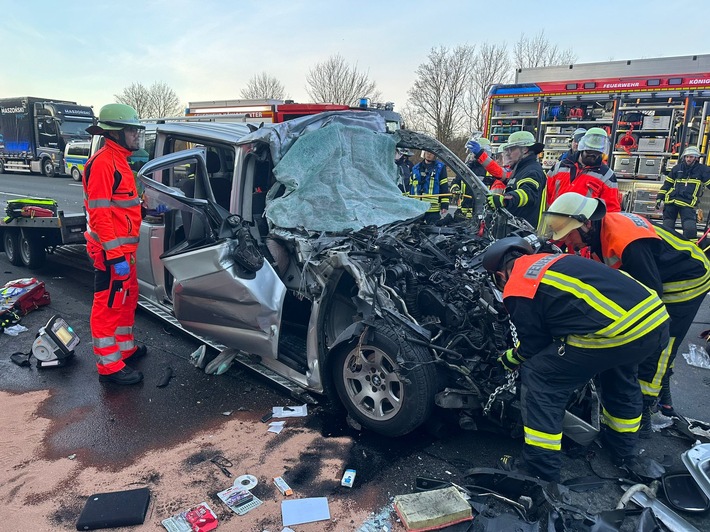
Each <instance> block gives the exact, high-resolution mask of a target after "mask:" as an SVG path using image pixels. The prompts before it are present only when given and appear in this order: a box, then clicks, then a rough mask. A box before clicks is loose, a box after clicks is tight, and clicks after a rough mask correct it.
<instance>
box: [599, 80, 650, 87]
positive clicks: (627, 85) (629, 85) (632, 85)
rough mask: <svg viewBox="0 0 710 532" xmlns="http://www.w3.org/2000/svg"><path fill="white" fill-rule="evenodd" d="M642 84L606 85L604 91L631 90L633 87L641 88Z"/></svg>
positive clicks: (636, 82)
mask: <svg viewBox="0 0 710 532" xmlns="http://www.w3.org/2000/svg"><path fill="white" fill-rule="evenodd" d="M640 86H641V82H639V81H634V82H629V83H605V84H604V85H602V89H630V88H632V87H640Z"/></svg>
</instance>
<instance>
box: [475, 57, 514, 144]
mask: <svg viewBox="0 0 710 532" xmlns="http://www.w3.org/2000/svg"><path fill="white" fill-rule="evenodd" d="M511 74H512V73H511V71H510V59H509V57H508V46H507V45H506V44H505V43H503V44H490V43H483V44H481V45H479V46H478V51H477V52H476V55H475V57H474V60H473V69H472V74H471V77H470V79H469V83H468V85H467V87H466V92H465V95H464V101H463V111H464V114H465V115H466V119H467V126H468V127H467V130H468V131H467V133H468V134H469V135H470V134H471V133H472V132H473V131H482V130H483V124H484V122H485V116H484V114H483V113H484V107H485V105H486V99H487V97H488V91H489V90H490V88H491V85H493V84H494V83H507V82H509V81H510V79H511V77H512V75H511Z"/></svg>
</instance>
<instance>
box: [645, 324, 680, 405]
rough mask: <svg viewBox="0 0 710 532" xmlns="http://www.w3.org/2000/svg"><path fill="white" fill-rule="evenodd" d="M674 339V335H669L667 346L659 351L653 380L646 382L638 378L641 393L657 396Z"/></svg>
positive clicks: (666, 368) (666, 369)
mask: <svg viewBox="0 0 710 532" xmlns="http://www.w3.org/2000/svg"><path fill="white" fill-rule="evenodd" d="M675 341H676V338H675V337H674V336H671V339H670V341H669V342H668V346H667V347H666V348H665V349H664V350H663V351H661V356H660V358H659V359H658V364H657V365H656V373H655V374H654V375H653V380H651V382H647V381H644V380H641V379H639V384H640V385H641V393H642V394H644V395H650V396H651V397H658V394H659V393H661V380H662V379H663V376H664V375H665V374H666V371H668V359H669V358H670V356H671V351H672V350H673V344H674V343H675Z"/></svg>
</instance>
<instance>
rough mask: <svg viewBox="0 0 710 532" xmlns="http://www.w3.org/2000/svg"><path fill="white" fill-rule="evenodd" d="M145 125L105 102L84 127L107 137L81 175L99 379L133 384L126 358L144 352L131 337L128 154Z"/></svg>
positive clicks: (133, 291) (133, 194)
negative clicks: (96, 116)
mask: <svg viewBox="0 0 710 532" xmlns="http://www.w3.org/2000/svg"><path fill="white" fill-rule="evenodd" d="M144 129H145V126H143V125H142V124H141V123H140V122H139V120H138V114H137V113H136V111H135V109H133V108H132V107H130V106H128V105H123V104H117V103H115V104H108V105H104V106H103V107H102V108H101V111H99V122H98V124H97V125H93V126H91V127H89V128H87V130H86V131H87V132H88V133H90V134H92V135H103V136H104V137H105V138H106V144H105V145H104V147H103V148H101V149H100V150H99V151H98V152H96V154H95V155H94V156H93V157H92V158H91V159H89V161H88V162H87V163H86V167H85V170H84V176H83V179H82V182H83V186H84V209H85V210H86V229H87V230H86V232H85V233H84V236H85V237H86V251H87V253H88V255H89V259H90V260H91V263H92V264H93V266H94V303H93V306H92V307H91V336H92V339H93V344H94V355H96V367H97V369H98V372H99V380H100V381H101V382H113V383H116V384H136V383H138V382H140V381H141V380H142V379H143V374H142V373H141V372H140V371H137V370H134V369H133V368H131V367H130V366H127V365H126V363H125V361H126V360H128V359H130V360H131V361H134V360H136V359H137V358H139V357H141V356H143V355H145V354H146V352H147V348H146V347H145V346H144V345H140V346H138V345H136V343H135V340H134V338H133V323H134V321H135V313H136V305H137V304H138V279H137V275H136V249H137V248H138V240H139V233H140V226H141V200H140V198H139V197H138V192H137V190H136V182H135V179H134V177H133V173H132V172H131V168H130V167H129V166H128V156H129V155H131V153H132V152H134V151H137V150H139V149H140V148H141V146H140V140H141V133H142V130H144Z"/></svg>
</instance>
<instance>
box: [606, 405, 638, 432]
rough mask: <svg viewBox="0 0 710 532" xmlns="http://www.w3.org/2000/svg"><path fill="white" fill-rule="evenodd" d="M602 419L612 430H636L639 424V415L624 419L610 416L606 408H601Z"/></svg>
mask: <svg viewBox="0 0 710 532" xmlns="http://www.w3.org/2000/svg"><path fill="white" fill-rule="evenodd" d="M602 414H603V417H602V421H603V423H604V424H605V425H606V426H607V427H609V428H610V429H611V430H613V431H614V432H636V431H638V429H639V426H641V416H639V417H635V418H632V419H624V418H621V417H614V416H612V415H611V414H610V413H609V412H608V411H607V409H606V408H602Z"/></svg>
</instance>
